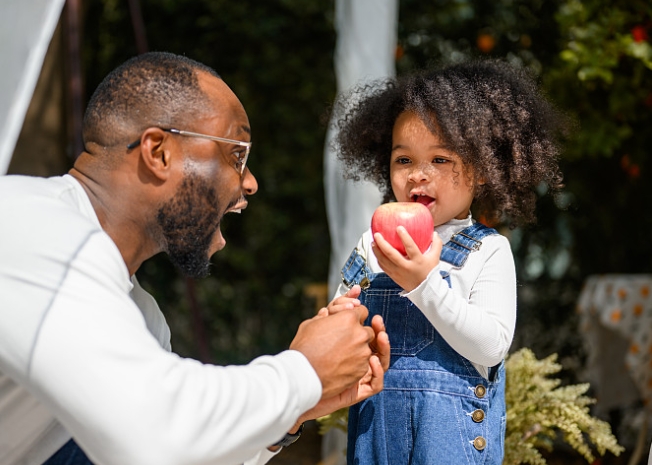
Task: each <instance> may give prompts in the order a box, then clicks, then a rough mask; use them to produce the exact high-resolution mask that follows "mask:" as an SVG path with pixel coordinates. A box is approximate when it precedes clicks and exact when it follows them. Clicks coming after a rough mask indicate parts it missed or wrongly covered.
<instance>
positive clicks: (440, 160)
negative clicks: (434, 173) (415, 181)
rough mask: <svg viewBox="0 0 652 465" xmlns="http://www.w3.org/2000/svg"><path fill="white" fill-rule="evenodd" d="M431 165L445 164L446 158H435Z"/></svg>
mask: <svg viewBox="0 0 652 465" xmlns="http://www.w3.org/2000/svg"><path fill="white" fill-rule="evenodd" d="M432 162H433V163H446V162H448V160H447V159H446V158H435V159H433V160H432Z"/></svg>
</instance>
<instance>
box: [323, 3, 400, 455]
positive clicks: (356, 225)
mask: <svg viewBox="0 0 652 465" xmlns="http://www.w3.org/2000/svg"><path fill="white" fill-rule="evenodd" d="M398 2H399V0H354V1H351V0H336V2H335V27H336V30H337V44H336V48H335V63H334V65H335V76H336V79H337V91H338V93H341V92H345V91H346V90H347V89H350V88H351V87H353V86H355V85H356V84H358V83H362V82H365V81H373V80H378V79H382V78H387V77H394V76H395V75H396V68H395V54H396V43H397V35H398ZM330 126H331V127H330V129H329V131H328V133H327V135H326V145H325V148H324V190H325V197H326V213H327V215H328V227H329V231H330V236H331V255H330V264H329V274H328V293H329V297H332V296H333V295H334V293H335V291H336V290H337V287H338V285H339V283H340V282H341V277H340V270H341V268H342V265H343V264H344V262H345V261H346V259H347V257H348V256H349V254H350V253H351V251H352V250H353V247H355V245H356V243H357V241H358V239H359V237H360V235H361V234H362V233H363V232H364V231H365V230H367V228H369V226H370V224H371V216H372V215H373V212H374V210H375V209H376V207H377V206H378V205H380V202H381V200H382V196H381V194H380V192H379V191H378V188H377V187H376V186H375V185H373V184H371V183H369V182H353V181H348V180H345V179H344V178H343V175H342V170H341V167H340V163H339V161H338V160H337V156H336V154H335V153H334V152H333V150H332V149H331V147H330V145H331V142H332V140H333V138H334V137H335V135H336V132H335V130H334V129H333V128H332V125H330ZM328 300H330V299H328ZM344 449H346V434H344V433H343V432H342V431H340V430H338V429H336V428H333V429H331V430H329V431H328V432H327V433H326V435H325V436H324V437H323V440H322V457H323V458H324V460H323V461H324V463H329V464H332V465H344V464H345V463H346V459H345V456H344V454H343V453H342V451H343V450H344Z"/></svg>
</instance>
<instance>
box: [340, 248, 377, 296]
mask: <svg viewBox="0 0 652 465" xmlns="http://www.w3.org/2000/svg"><path fill="white" fill-rule="evenodd" d="M340 273H341V275H342V282H343V283H344V285H345V286H346V287H348V288H350V287H351V286H353V285H354V284H359V285H360V287H361V288H362V289H367V288H368V287H369V285H370V284H371V281H370V280H369V275H370V274H371V271H370V270H369V267H368V266H367V261H366V260H365V259H364V258H362V256H361V255H360V253H359V252H358V248H357V247H356V248H355V249H353V252H351V255H349V258H348V260H347V261H346V263H345V264H344V266H343V267H342V271H341V272H340Z"/></svg>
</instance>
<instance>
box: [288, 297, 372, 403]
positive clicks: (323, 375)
mask: <svg viewBox="0 0 652 465" xmlns="http://www.w3.org/2000/svg"><path fill="white" fill-rule="evenodd" d="M368 314H369V311H368V310H367V308H366V307H364V306H362V305H359V306H357V307H355V308H353V309H348V310H342V311H340V312H338V313H336V314H334V315H331V316H328V312H327V310H326V309H322V310H321V311H320V312H319V314H318V315H317V316H315V317H314V318H311V319H310V320H306V321H304V322H303V323H301V325H300V326H299V330H298V331H297V335H296V336H295V338H294V340H293V341H292V344H290V349H293V350H298V351H299V352H301V353H303V355H305V356H306V358H307V359H308V361H309V362H310V364H311V365H312V367H313V368H314V369H315V371H316V372H317V376H319V379H320V380H321V384H322V399H325V398H330V397H333V396H336V395H339V394H340V393H342V392H344V391H346V390H347V389H350V388H352V387H354V386H356V385H357V384H358V382H359V380H360V379H361V378H362V377H363V376H365V374H366V373H367V371H368V370H369V357H371V355H372V349H371V347H370V343H372V342H373V341H374V339H375V338H376V334H375V333H374V330H373V329H372V328H370V327H369V326H363V323H364V321H365V320H366V318H367V315H368Z"/></svg>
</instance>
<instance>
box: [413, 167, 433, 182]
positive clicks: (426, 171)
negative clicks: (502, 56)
mask: <svg viewBox="0 0 652 465" xmlns="http://www.w3.org/2000/svg"><path fill="white" fill-rule="evenodd" d="M432 172H433V168H432V165H431V164H430V163H416V164H415V165H414V167H413V168H412V169H411V170H410V173H409V174H408V180H410V181H412V182H417V183H418V182H424V181H429V180H430V178H431V176H432Z"/></svg>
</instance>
